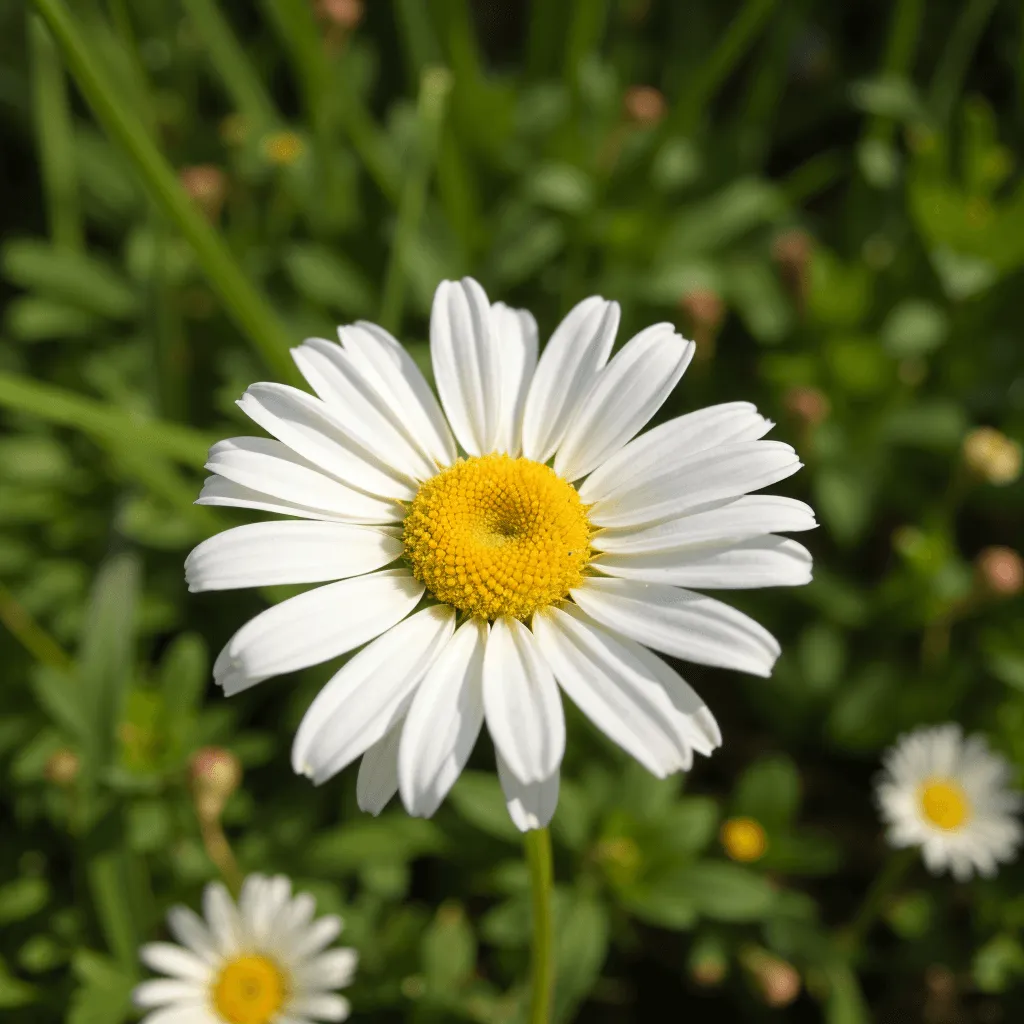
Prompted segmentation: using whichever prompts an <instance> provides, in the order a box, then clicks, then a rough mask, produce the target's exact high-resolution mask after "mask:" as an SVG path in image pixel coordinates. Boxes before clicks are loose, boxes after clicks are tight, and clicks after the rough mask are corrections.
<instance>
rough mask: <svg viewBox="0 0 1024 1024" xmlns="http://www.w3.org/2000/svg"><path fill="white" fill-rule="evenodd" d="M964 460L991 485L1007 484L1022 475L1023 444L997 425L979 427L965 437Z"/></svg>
mask: <svg viewBox="0 0 1024 1024" xmlns="http://www.w3.org/2000/svg"><path fill="white" fill-rule="evenodd" d="M963 454H964V462H966V463H967V466H968V468H969V469H970V470H971V471H972V472H973V473H976V474H977V475H978V476H980V477H981V478H982V479H984V480H987V481H988V482H989V483H990V484H996V485H997V486H1005V485H1006V484H1012V483H1013V482H1014V481H1015V480H1017V478H1018V477H1019V476H1020V471H1021V447H1020V444H1019V443H1018V442H1017V441H1014V440H1013V439H1012V438H1009V437H1007V436H1006V435H1005V434H1004V433H1002V432H1001V431H999V430H996V429H995V428H994V427H978V428H976V429H975V430H972V431H971V432H970V433H969V434H968V435H967V437H965V438H964V447H963Z"/></svg>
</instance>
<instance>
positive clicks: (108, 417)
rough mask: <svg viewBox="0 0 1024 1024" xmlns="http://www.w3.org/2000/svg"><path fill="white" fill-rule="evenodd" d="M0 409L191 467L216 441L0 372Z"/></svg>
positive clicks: (51, 386) (197, 432) (63, 390)
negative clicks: (78, 431) (69, 428)
mask: <svg viewBox="0 0 1024 1024" xmlns="http://www.w3.org/2000/svg"><path fill="white" fill-rule="evenodd" d="M0 408H5V409H10V410H12V411H15V412H22V413H28V414H29V415H32V416H38V417H39V418H40V419H42V420H45V421H47V422H49V423H57V424H60V425H61V426H67V427H73V428H74V429H76V430H81V431H82V432H83V433H85V434H89V435H91V436H92V437H94V438H96V439H98V440H101V441H105V442H111V443H116V444H117V445H119V446H122V447H130V448H133V449H134V450H136V451H137V452H138V453H139V454H140V456H142V457H146V456H147V455H153V454H159V455H162V456H166V457H167V458H169V459H174V460H175V461H178V462H183V463H185V464H186V465H189V466H193V467H196V468H198V467H200V466H202V464H203V463H204V462H205V461H206V453H207V451H208V450H209V447H210V445H211V444H212V443H213V441H214V440H216V439H215V438H213V437H209V438H208V437H207V436H206V435H205V434H203V433H202V432H201V431H198V430H194V429H193V428H191V427H184V426H179V425H178V424H175V423H164V422H162V421H160V420H154V419H144V418H143V417H141V416H138V415H137V414H135V413H128V412H124V411H123V410H121V409H117V408H114V407H112V406H109V405H104V404H103V403H102V402H97V401H96V400H95V399H92V398H84V397H83V396H81V395H77V394H75V393H74V392H73V391H68V390H66V389H65V388H59V387H54V386H53V385H52V384H40V383H39V382H37V381H34V380H29V379H28V378H27V377H20V376H18V375H17V374H13V373H2V372H0Z"/></svg>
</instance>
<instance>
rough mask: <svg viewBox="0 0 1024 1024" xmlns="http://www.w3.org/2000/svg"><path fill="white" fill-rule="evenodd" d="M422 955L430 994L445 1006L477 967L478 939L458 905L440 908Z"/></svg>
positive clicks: (445, 904) (422, 945)
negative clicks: (444, 1003)
mask: <svg viewBox="0 0 1024 1024" xmlns="http://www.w3.org/2000/svg"><path fill="white" fill-rule="evenodd" d="M421 951H422V952H421V958H422V963H423V976H424V978H425V979H426V982H427V991H428V993H429V994H430V995H432V996H434V998H440V999H441V1000H442V1001H445V1002H447V1001H449V1000H451V999H452V998H453V997H454V996H455V994H456V992H457V990H458V989H460V988H461V987H462V986H464V985H465V984H466V982H467V981H469V979H470V978H471V977H472V974H473V971H474V969H475V967H476V938H475V936H474V935H473V928H472V926H471V925H470V923H469V921H468V920H467V919H466V913H465V911H464V910H463V909H462V907H461V906H460V905H459V904H457V903H453V902H448V903H444V904H442V905H441V906H440V907H439V908H438V911H437V914H436V915H435V916H434V920H433V922H432V923H431V925H430V927H429V928H428V929H427V931H426V933H425V934H424V936H423V941H422V944H421Z"/></svg>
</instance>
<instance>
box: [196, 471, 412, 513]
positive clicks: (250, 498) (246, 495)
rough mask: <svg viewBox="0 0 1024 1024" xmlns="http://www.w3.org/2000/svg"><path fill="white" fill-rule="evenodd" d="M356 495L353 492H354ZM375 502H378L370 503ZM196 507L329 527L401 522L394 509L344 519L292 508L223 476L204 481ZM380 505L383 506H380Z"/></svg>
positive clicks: (396, 510) (299, 507) (316, 510)
mask: <svg viewBox="0 0 1024 1024" xmlns="http://www.w3.org/2000/svg"><path fill="white" fill-rule="evenodd" d="M353 493H355V492H353ZM372 500H374V501H377V500H378V499H376V498H374V499H372ZM196 504H197V505H225V506H228V507H230V508H254V509H259V510H260V511H262V512H276V513H277V514H278V515H282V516H295V517H296V518H298V519H312V520H320V521H323V522H330V523H346V522H347V523H388V522H396V521H397V520H399V519H401V512H400V511H399V508H398V506H397V505H395V506H391V508H392V509H393V511H388V512H385V513H384V514H378V515H373V516H351V517H349V516H344V515H336V514H334V513H332V512H323V511H321V510H320V509H313V508H305V507H303V506H302V505H294V504H292V503H290V502H287V501H283V500H280V499H277V498H274V497H272V496H271V495H269V494H264V493H262V492H260V491H254V490H252V489H251V488H248V487H243V486H242V485H241V484H236V483H234V482H233V481H231V480H225V479H224V477H222V476H208V477H207V478H206V479H205V480H204V481H203V489H202V491H201V492H200V494H199V497H198V498H197V499H196ZM381 504H382V505H383V504H384V503H383V502H381Z"/></svg>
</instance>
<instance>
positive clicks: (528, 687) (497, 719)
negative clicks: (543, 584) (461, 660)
mask: <svg viewBox="0 0 1024 1024" xmlns="http://www.w3.org/2000/svg"><path fill="white" fill-rule="evenodd" d="M484 711H485V713H486V716H487V730H488V732H490V734H491V739H493V740H494V746H495V747H496V748H497V750H498V751H499V753H500V754H501V756H502V757H503V758H504V760H505V764H506V765H507V766H508V768H509V770H510V771H511V772H512V774H513V775H515V777H516V778H517V779H519V781H520V782H540V781H541V780H542V779H546V778H549V777H550V776H551V774H552V773H553V772H554V771H555V770H556V769H557V768H558V766H559V765H560V764H561V763H562V755H563V754H564V753H565V718H564V716H563V712H562V699H561V697H560V695H559V693H558V687H557V686H556V685H555V677H554V676H553V675H552V674H551V669H550V668H549V667H548V665H547V663H546V662H545V661H544V658H543V657H542V655H541V652H540V650H539V649H538V647H537V645H536V643H535V641H534V638H533V634H532V633H531V632H530V631H529V630H528V629H527V628H526V626H524V625H523V624H522V623H521V622H520V621H519V620H518V619H511V618H507V617H502V618H499V619H496V620H495V621H494V623H493V625H492V626H491V633H490V636H489V637H488V638H487V652H486V654H485V656H484Z"/></svg>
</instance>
